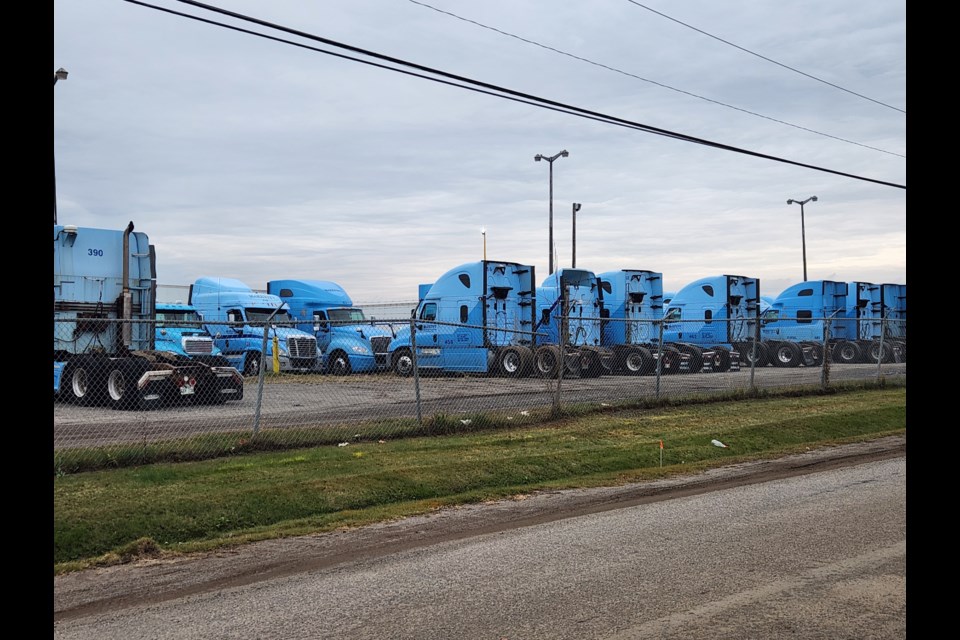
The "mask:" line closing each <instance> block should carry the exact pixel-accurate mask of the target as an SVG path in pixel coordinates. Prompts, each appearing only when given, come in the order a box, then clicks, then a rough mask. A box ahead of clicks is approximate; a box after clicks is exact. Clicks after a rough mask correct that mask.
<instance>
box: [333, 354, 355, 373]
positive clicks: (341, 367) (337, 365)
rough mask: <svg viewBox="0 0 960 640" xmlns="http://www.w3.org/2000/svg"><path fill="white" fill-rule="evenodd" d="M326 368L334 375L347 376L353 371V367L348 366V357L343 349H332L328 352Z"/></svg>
mask: <svg viewBox="0 0 960 640" xmlns="http://www.w3.org/2000/svg"><path fill="white" fill-rule="evenodd" d="M327 368H328V369H329V371H330V373H332V374H333V375H335V376H348V375H350V372H351V371H353V367H352V366H350V358H348V357H347V354H345V353H344V352H343V351H334V352H333V353H331V354H330V359H329V360H328V361H327Z"/></svg>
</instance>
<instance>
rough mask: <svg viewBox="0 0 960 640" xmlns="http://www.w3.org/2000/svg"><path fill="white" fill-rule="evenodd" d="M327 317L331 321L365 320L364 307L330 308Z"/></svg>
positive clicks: (356, 321)
mask: <svg viewBox="0 0 960 640" xmlns="http://www.w3.org/2000/svg"><path fill="white" fill-rule="evenodd" d="M327 317H328V318H330V321H331V322H342V323H345V324H346V323H349V324H356V323H359V322H363V321H364V317H363V310H362V309H328V310H327Z"/></svg>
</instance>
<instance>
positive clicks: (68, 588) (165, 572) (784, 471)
mask: <svg viewBox="0 0 960 640" xmlns="http://www.w3.org/2000/svg"><path fill="white" fill-rule="evenodd" d="M904 455H906V437H905V436H896V437H889V438H883V439H879V440H872V441H869V442H862V443H856V444H850V445H842V446H836V447H826V448H822V449H815V450H811V451H808V452H805V453H802V454H798V455H792V456H788V457H784V458H778V459H775V460H762V461H756V462H747V463H742V464H736V465H730V466H726V467H721V468H718V469H713V470H710V471H707V472H704V473H698V474H695V475H689V476H677V477H672V478H668V479H663V480H656V481H651V482H643V483H635V484H629V485H623V486H618V487H602V488H594V489H572V490H562V491H545V492H539V493H535V494H531V495H528V496H522V497H517V498H515V499H511V500H500V501H496V502H491V503H486V504H473V505H466V506H461V507H453V508H448V509H441V510H438V511H436V512H433V513H430V514H426V515H422V516H414V517H410V518H405V519H403V520H398V521H395V522H388V523H382V524H377V525H371V526H367V527H362V528H357V529H349V530H343V531H336V532H331V533H323V534H318V535H313V536H303V537H296V538H285V539H281V540H269V541H264V542H258V543H254V544H249V545H245V546H242V547H238V548H234V549H230V550H223V551H217V552H215V553H210V554H203V555H197V556H184V557H177V558H171V559H164V560H143V561H139V562H136V563H131V564H126V565H118V566H113V567H104V568H95V569H89V570H86V571H80V572H76V573H69V574H65V575H61V576H55V577H54V581H53V586H54V621H59V620H68V619H72V618H76V617H82V616H86V615H91V614H95V613H102V612H106V611H114V610H121V609H124V608H127V607H132V606H139V605H144V604H150V603H157V602H163V601H166V600H171V599H174V598H180V597H183V596H187V595H192V594H197V593H204V592H208V591H218V590H221V589H225V588H229V587H234V586H241V585H246V584H252V583H255V582H259V581H263V580H269V579H273V578H279V577H283V576H287V575H293V574H296V573H301V572H305V571H314V570H317V569H323V568H326V567H331V566H335V565H338V564H342V563H346V562H352V561H355V560H361V559H369V558H375V557H378V556H384V555H388V554H391V553H396V552H398V551H402V550H406V549H413V548H418V547H426V546H430V545H433V544H437V543H440V542H445V541H450V540H457V539H462V538H468V537H471V536H476V535H481V534H487V533H494V532H497V531H504V530H508V529H515V528H519V527H524V526H529V525H534V524H539V523H543V522H550V521H553V520H559V519H562V518H569V517H575V516H580V515H585V514H589V513H598V512H602V511H608V510H612V509H619V508H623V507H629V506H634V505H639V504H645V503H651V502H658V501H663V500H670V499H673V498H677V497H682V496H687V495H695V494H699V493H706V492H709V491H716V490H718V489H725V488H730V487H735V486H740V485H746V484H754V483H759V482H765V481H768V480H775V479H779V478H786V477H790V476H797V475H802V474H806V473H815V472H820V471H828V470H830V469H836V468H840V467H844V466H850V465H856V464H862V463H865V462H870V461H874V460H881V459H885V458H892V457H898V456H904Z"/></svg>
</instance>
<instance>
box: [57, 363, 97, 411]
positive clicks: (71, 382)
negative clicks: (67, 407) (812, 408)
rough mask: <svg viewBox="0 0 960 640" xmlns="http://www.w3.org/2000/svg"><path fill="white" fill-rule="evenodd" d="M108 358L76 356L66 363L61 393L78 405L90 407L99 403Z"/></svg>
mask: <svg viewBox="0 0 960 640" xmlns="http://www.w3.org/2000/svg"><path fill="white" fill-rule="evenodd" d="M108 364H109V360H107V359H106V358H92V357H89V356H78V357H77V358H74V360H73V361H71V362H70V363H68V364H67V366H66V368H65V369H64V372H63V378H62V381H61V383H60V384H61V386H62V387H63V386H65V388H64V389H63V391H61V393H64V392H65V393H66V395H65V397H66V398H67V399H68V400H69V401H70V402H72V403H74V404H75V405H77V406H80V407H92V406H94V405H97V404H100V398H101V397H102V395H103V394H102V392H103V386H104V385H103V375H104V373H105V371H104V370H103V368H102V367H106V366H107V365H108Z"/></svg>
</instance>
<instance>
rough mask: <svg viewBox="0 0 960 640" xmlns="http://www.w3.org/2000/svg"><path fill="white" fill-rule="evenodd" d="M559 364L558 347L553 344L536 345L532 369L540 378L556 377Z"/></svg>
mask: <svg viewBox="0 0 960 640" xmlns="http://www.w3.org/2000/svg"><path fill="white" fill-rule="evenodd" d="M559 366H560V348H559V347H555V346H553V345H546V346H542V347H538V348H537V350H536V352H534V354H533V370H534V373H536V375H537V376H538V377H540V378H556V377H557V368H558V367H559Z"/></svg>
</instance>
